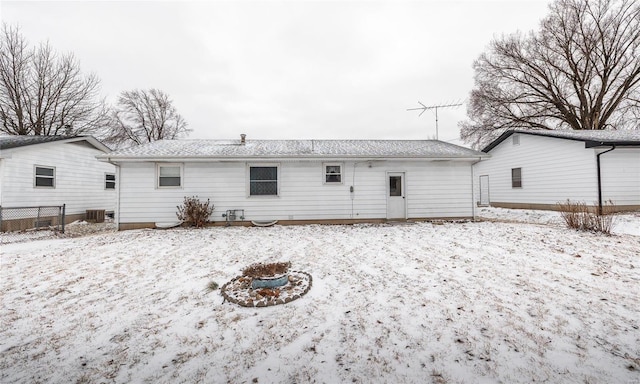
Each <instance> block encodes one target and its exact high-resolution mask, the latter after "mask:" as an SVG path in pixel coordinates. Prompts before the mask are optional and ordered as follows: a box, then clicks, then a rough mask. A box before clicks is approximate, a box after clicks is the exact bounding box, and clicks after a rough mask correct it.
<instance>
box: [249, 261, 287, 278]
mask: <svg viewBox="0 0 640 384" xmlns="http://www.w3.org/2000/svg"><path fill="white" fill-rule="evenodd" d="M290 267H291V263H290V262H288V261H287V262H279V263H268V264H265V263H256V264H251V265H250V266H248V267H247V268H245V269H243V270H242V275H243V276H247V277H253V278H260V277H269V276H277V275H282V274H284V273H287V271H288V270H289V268H290Z"/></svg>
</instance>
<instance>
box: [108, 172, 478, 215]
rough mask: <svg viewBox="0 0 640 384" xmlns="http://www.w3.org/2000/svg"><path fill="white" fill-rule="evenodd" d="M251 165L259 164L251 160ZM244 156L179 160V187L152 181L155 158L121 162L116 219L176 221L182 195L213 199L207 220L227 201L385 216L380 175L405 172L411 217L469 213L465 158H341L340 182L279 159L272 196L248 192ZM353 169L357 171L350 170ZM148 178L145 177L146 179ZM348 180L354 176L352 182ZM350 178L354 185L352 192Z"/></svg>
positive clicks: (252, 210) (236, 205) (263, 211)
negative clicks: (226, 159)
mask: <svg viewBox="0 0 640 384" xmlns="http://www.w3.org/2000/svg"><path fill="white" fill-rule="evenodd" d="M249 164H251V165H257V164H254V163H249ZM249 164H247V163H244V162H212V163H206V162H202V163H188V162H187V163H185V164H184V173H183V175H184V180H183V185H184V190H176V189H155V190H154V189H153V187H152V186H153V177H154V165H153V163H123V164H122V165H121V167H120V176H119V180H118V182H119V183H120V191H121V197H120V222H121V223H153V222H160V221H174V220H175V218H176V206H177V205H180V204H181V202H182V200H183V198H184V196H198V197H199V198H200V199H204V200H206V199H211V203H213V204H214V206H215V210H214V212H213V214H212V216H211V219H212V220H213V221H222V220H224V219H223V218H222V214H223V213H225V212H226V210H229V209H244V213H245V218H246V220H329V219H376V218H385V217H386V199H387V196H386V195H387V190H386V175H387V172H389V171H392V172H393V171H398V170H400V171H403V172H406V173H405V175H406V181H405V188H406V196H407V212H408V217H409V218H428V217H440V218H441V217H471V216H472V215H473V209H472V196H471V165H470V162H467V161H459V162H458V161H446V162H427V161H374V162H373V163H372V166H371V168H369V167H368V165H367V164H366V163H357V164H355V165H354V162H349V161H347V162H344V166H343V167H342V172H343V174H342V178H343V180H344V181H345V182H344V183H343V184H340V185H336V186H335V187H332V188H326V187H324V185H325V184H324V183H323V179H322V178H320V177H318V176H319V175H322V174H323V172H324V171H323V162H321V161H282V162H280V163H279V165H278V170H279V173H278V189H279V196H278V198H275V199H274V198H268V199H263V198H256V196H248V190H247V184H248V179H249V176H248V175H247V170H248V167H249ZM354 170H355V175H354ZM149 181H151V183H149ZM352 182H353V184H352ZM351 185H353V187H354V192H353V193H351V192H350V186H351ZM150 186H151V187H150Z"/></svg>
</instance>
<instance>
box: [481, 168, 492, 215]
mask: <svg viewBox="0 0 640 384" xmlns="http://www.w3.org/2000/svg"><path fill="white" fill-rule="evenodd" d="M489 203H490V201H489V175H485V176H480V206H482V207H488V206H489Z"/></svg>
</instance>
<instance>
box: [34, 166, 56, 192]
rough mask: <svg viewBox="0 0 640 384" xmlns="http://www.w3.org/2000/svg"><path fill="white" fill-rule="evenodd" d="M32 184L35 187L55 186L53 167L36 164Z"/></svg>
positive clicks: (54, 170)
mask: <svg viewBox="0 0 640 384" xmlns="http://www.w3.org/2000/svg"><path fill="white" fill-rule="evenodd" d="M33 185H34V187H37V188H55V187H56V169H55V168H54V167H45V166H40V165H36V166H35V170H34V182H33Z"/></svg>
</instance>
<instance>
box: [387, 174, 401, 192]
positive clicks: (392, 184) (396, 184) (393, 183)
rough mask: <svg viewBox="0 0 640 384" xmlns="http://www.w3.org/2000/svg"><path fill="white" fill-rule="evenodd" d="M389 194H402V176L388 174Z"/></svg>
mask: <svg viewBox="0 0 640 384" xmlns="http://www.w3.org/2000/svg"><path fill="white" fill-rule="evenodd" d="M389 196H402V176H389Z"/></svg>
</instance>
